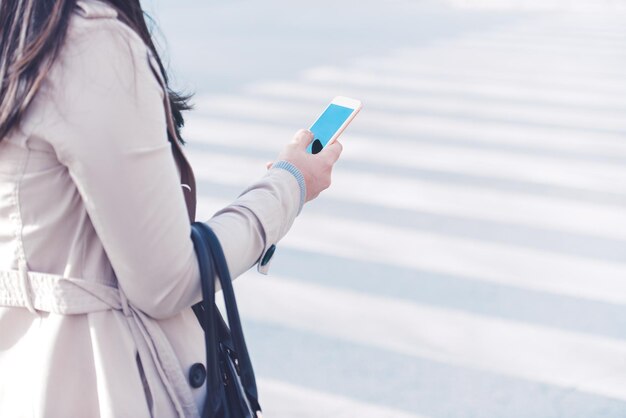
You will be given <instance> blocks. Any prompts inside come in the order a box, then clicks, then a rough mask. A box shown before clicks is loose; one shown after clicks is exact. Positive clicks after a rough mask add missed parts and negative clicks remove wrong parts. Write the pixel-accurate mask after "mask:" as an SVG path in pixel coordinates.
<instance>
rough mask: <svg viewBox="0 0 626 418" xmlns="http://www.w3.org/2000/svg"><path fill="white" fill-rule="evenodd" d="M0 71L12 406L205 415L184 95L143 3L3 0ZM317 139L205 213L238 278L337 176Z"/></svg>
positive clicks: (2, 325)
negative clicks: (315, 150) (166, 66)
mask: <svg viewBox="0 0 626 418" xmlns="http://www.w3.org/2000/svg"><path fill="white" fill-rule="evenodd" d="M0 80H1V85H0V196H1V198H0V417H11V418H17V417H44V416H45V417H133V418H136V417H148V416H154V417H174V416H181V417H182V416H184V417H197V416H199V411H200V410H201V406H202V404H203V401H204V396H205V393H204V379H202V377H203V376H202V373H200V377H201V378H200V379H198V373H197V371H198V367H200V370H201V368H202V367H203V366H202V363H203V357H204V347H203V336H202V331H201V329H200V327H199V325H198V324H197V321H196V319H195V316H194V315H193V313H192V311H191V309H190V307H191V306H192V305H193V304H195V303H197V302H198V301H199V300H200V299H201V290H200V285H199V271H198V265H197V260H196V257H195V253H194V249H193V245H192V242H191V239H190V222H191V221H193V220H194V217H195V193H196V189H195V182H194V178H193V172H192V170H191V168H190V166H189V165H188V163H187V160H186V159H185V156H184V153H183V151H182V147H181V145H180V144H181V143H182V140H181V137H180V132H179V128H180V127H181V126H182V124H183V118H182V116H181V112H182V111H183V110H186V109H187V105H186V100H185V98H184V97H181V96H179V95H176V94H175V93H172V92H171V91H170V90H169V89H168V87H167V77H166V76H165V74H164V72H163V67H162V65H161V61H160V59H159V56H158V54H157V52H156V51H155V48H154V45H153V43H152V41H151V39H150V35H149V33H148V30H147V28H146V24H145V21H144V18H143V12H142V10H141V6H140V4H139V1H138V0H110V1H109V2H104V1H99V0H85V1H77V0H0ZM311 140H312V137H311V134H310V132H308V131H305V130H302V131H299V132H298V133H297V134H296V135H295V137H294V139H293V141H292V142H291V143H290V144H289V145H287V146H286V147H285V149H284V150H283V151H282V152H281V154H280V155H279V157H278V161H277V162H275V163H274V164H273V165H270V166H269V169H268V171H267V174H266V175H265V176H264V177H263V178H261V179H260V180H259V181H257V182H256V183H254V184H252V185H251V186H250V187H248V188H247V189H246V190H245V191H244V192H243V193H242V194H241V195H240V197H239V198H238V199H237V200H236V201H235V202H234V203H233V204H231V205H230V206H228V207H226V208H224V209H223V210H221V211H220V212H218V213H217V214H216V215H215V216H214V217H213V218H212V219H210V220H208V221H207V223H208V224H209V225H210V226H211V228H213V230H214V231H215V233H216V234H217V235H218V237H219V238H220V241H221V243H222V245H223V248H224V252H225V255H226V258H227V262H228V265H229V268H230V270H231V273H232V275H233V277H236V276H238V275H240V274H241V273H242V272H244V271H246V270H248V269H249V268H250V267H251V266H253V265H254V264H255V263H258V265H259V269H260V271H262V272H267V268H268V260H269V258H271V255H272V254H273V251H274V248H275V244H276V243H277V242H278V241H279V240H280V239H281V238H282V237H283V236H284V235H285V233H286V232H287V230H288V229H289V228H290V226H291V224H292V223H293V221H294V218H295V217H296V216H297V214H298V213H299V212H300V210H301V208H302V205H303V204H304V202H305V201H308V200H310V199H313V198H315V197H316V196H317V195H318V194H319V193H320V192H321V191H322V190H324V189H325V188H327V187H328V186H329V185H330V174H331V169H332V166H333V164H334V162H335V161H336V160H337V158H338V157H339V154H340V153H341V145H339V144H338V143H337V144H336V145H332V146H329V147H327V148H326V149H325V150H324V151H322V152H321V153H320V154H317V155H310V154H308V153H306V151H305V149H306V146H307V145H308V144H309V143H310V141H311ZM192 368H194V370H195V371H196V373H195V374H193V378H192V379H191V381H190V378H189V371H190V369H192Z"/></svg>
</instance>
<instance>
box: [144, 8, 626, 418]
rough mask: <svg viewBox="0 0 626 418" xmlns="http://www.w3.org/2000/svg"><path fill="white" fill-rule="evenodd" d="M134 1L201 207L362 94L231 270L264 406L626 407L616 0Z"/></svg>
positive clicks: (422, 411)
mask: <svg viewBox="0 0 626 418" xmlns="http://www.w3.org/2000/svg"><path fill="white" fill-rule="evenodd" d="M150 5H151V8H152V11H153V14H154V16H155V18H156V20H157V22H158V23H159V25H160V26H161V29H162V32H163V37H164V38H166V39H167V45H166V48H167V50H168V51H169V53H170V55H171V59H170V61H171V67H172V71H173V72H174V74H175V80H176V84H177V86H179V87H182V88H185V89H187V90H193V91H195V92H196V97H195V100H194V101H195V103H196V111H195V112H193V113H192V114H191V115H190V116H189V117H188V124H187V128H186V129H185V135H186V138H187V140H188V141H189V145H188V150H189V155H190V158H191V160H192V163H193V164H194V168H195V170H196V176H197V178H198V184H199V188H200V203H199V219H203V218H204V219H208V218H209V217H210V216H211V215H212V213H214V212H215V211H216V210H218V209H219V208H220V207H223V206H224V205H226V204H228V203H229V202H230V201H232V200H233V199H235V198H236V197H237V195H238V194H239V192H240V191H241V190H243V188H244V187H245V186H246V185H247V184H249V183H250V182H252V181H253V180H255V179H256V178H258V177H259V176H261V175H263V172H264V163H265V161H268V160H272V159H274V157H275V156H276V154H277V153H278V151H279V150H280V149H281V147H282V145H283V144H284V143H285V142H287V141H289V140H290V139H291V136H292V135H293V133H294V132H295V131H296V130H297V129H299V128H301V127H308V126H309V125H310V124H311V123H312V122H313V119H314V118H315V116H316V115H317V114H319V112H320V111H321V110H322V109H323V107H324V106H325V104H326V103H327V102H328V101H329V100H330V98H332V97H333V96H335V95H346V96H352V97H356V98H359V99H361V100H362V101H363V103H364V109H363V111H362V112H361V114H360V115H359V116H358V117H357V118H356V119H355V121H354V123H353V124H352V125H351V126H350V127H349V128H348V130H347V131H346V133H345V134H344V136H343V137H342V142H343V144H344V153H343V155H342V159H341V160H340V161H339V163H338V164H337V167H336V170H335V172H334V179H333V181H334V184H333V186H332V188H331V189H330V190H329V191H327V192H325V193H324V194H322V196H321V197H320V198H319V199H317V200H316V201H314V202H312V203H311V204H308V205H307V206H306V207H305V208H304V210H303V212H302V214H301V215H300V216H299V217H298V219H297V220H296V222H295V224H294V226H293V228H292V230H291V231H290V232H289V234H288V235H287V237H286V238H285V239H284V240H283V241H281V243H280V244H279V246H278V250H277V251H276V255H275V256H274V259H273V262H272V268H271V274H270V275H269V276H261V275H259V274H257V273H256V272H255V271H251V272H249V273H246V274H245V275H244V276H242V277H240V278H238V279H237V280H236V281H235V288H236V291H237V295H238V299H239V304H240V310H241V311H242V314H243V317H244V326H245V332H246V337H247V339H248V344H249V349H250V351H251V354H252V358H253V363H254V365H255V367H256V373H257V376H258V380H259V383H260V394H261V401H262V405H263V407H264V411H265V416H266V417H274V418H293V417H301V418H309V417H364V418H382V417H386V418H391V417H393V418H396V417H397V418H418V417H430V418H448V417H480V418H483V417H484V418H494V417H497V418H514V417H515V418H516V417H520V418H528V417H540V418H548V417H550V418H551V417H567V418H577V417H580V418H595V417H598V418H600V417H602V418H620V417H626V212H625V209H626V25H625V24H626V14H625V13H624V7H623V6H624V5H623V2H618V1H604V2H602V1H597V2H584V1H564V0H561V1H557V0H553V1H544V2H539V1H535V2H524V1H521V0H520V1H519V2H510V1H509V2H495V1H487V0H484V1H476V2H471V1H464V0H456V1H450V2H444V3H442V2H419V1H411V2H409V1H385V2H382V1H377V2H374V1H369V0H365V1H361V2H356V1H343V2H341V1H328V0H320V1H317V2H306V3H305V4H299V2H288V1H275V0H271V1H266V2H262V4H261V2H252V1H229V2H217V1H199V0H195V1H191V0H184V1H180V2H165V1H164V0H161V1H156V0H155V1H153V2H152V3H150ZM163 45H165V43H163Z"/></svg>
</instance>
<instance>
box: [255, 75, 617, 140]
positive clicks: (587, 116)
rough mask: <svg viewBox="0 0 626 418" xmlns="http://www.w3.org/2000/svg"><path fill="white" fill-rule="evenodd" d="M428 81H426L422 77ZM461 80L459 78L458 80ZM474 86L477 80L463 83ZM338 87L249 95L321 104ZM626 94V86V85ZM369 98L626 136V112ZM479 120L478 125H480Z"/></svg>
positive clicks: (265, 89) (409, 108) (408, 107)
mask: <svg viewBox="0 0 626 418" xmlns="http://www.w3.org/2000/svg"><path fill="white" fill-rule="evenodd" d="M421 78H425V77H423V76H422V77H421ZM457 78H458V77H457ZM459 81H462V82H464V83H468V84H469V83H473V80H471V79H470V80H467V79H464V80H461V79H459ZM339 88H340V87H338V85H322V86H320V85H314V84H307V83H294V82H291V83H287V82H273V83H263V84H258V85H254V86H251V87H249V88H248V89H246V91H247V92H250V93H253V94H262V95H264V96H268V97H277V98H280V99H298V100H307V101H311V100H319V102H320V103H324V101H327V100H330V99H329V98H332V97H333V95H336V92H337V90H338V89H339ZM624 92H625V93H626V83H625V84H624ZM359 93H360V94H362V95H363V96H362V97H367V101H368V105H369V107H376V108H378V109H379V110H385V111H386V112H390V113H395V112H400V113H406V112H413V113H421V112H423V113H429V112H443V113H448V114H450V116H451V117H458V116H462V117H471V118H483V119H485V120H486V121H489V120H493V119H500V120H503V121H512V122H519V123H530V124H533V123H538V124H546V125H549V126H558V125H560V126H563V127H567V128H582V129H598V130H623V131H624V132H625V133H626V110H624V111H623V112H617V111H614V112H609V111H597V110H596V111H591V110H584V111H583V110H576V109H571V108H566V107H562V106H545V105H542V104H540V103H538V104H533V105H529V104H519V103H501V102H496V101H489V102H481V101H477V100H472V99H467V98H463V97H455V98H446V97H424V96H420V95H409V96H407V95H401V96H399V95H397V94H389V93H379V92H377V91H376V90H369V91H367V90H364V89H361V90H359ZM480 122H481V121H480V119H477V123H480Z"/></svg>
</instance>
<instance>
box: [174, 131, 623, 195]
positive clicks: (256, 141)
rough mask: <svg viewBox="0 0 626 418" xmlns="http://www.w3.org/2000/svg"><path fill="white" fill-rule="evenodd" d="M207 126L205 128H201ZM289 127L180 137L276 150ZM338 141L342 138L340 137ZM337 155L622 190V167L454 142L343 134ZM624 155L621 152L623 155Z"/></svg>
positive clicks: (352, 159)
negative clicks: (403, 139) (472, 146)
mask: <svg viewBox="0 0 626 418" xmlns="http://www.w3.org/2000/svg"><path fill="white" fill-rule="evenodd" d="M203 125H206V126H207V128H206V129H205V130H203V129H201V127H202V126H203ZM292 135H293V132H291V131H290V130H289V129H284V128H283V129H281V128H275V127H273V126H272V125H263V124H248V123H237V122H228V121H226V122H225V121H205V122H201V123H199V122H197V121H194V123H193V124H192V128H191V129H190V130H189V131H186V134H185V137H186V138H187V139H189V140H190V142H191V143H209V144H218V145H228V146H229V147H232V148H235V149H246V148H251V149H254V150H267V151H271V152H272V153H277V152H278V150H280V149H282V147H283V146H284V144H285V143H286V142H287V141H288V140H289V139H290V138H291V137H292ZM342 140H343V138H342ZM344 146H345V149H346V151H345V152H344V153H343V154H342V157H341V158H342V160H346V161H360V162H372V163H376V164H388V165H391V166H394V167H405V168H416V169H425V170H435V171H441V172H445V173H456V174H463V175H467V174H469V175H475V176H484V177H490V178H493V179H507V180H514V181H523V182H530V183H533V184H543V185H554V186H561V187H569V188H575V189H580V190H594V191H603V192H609V193H617V194H622V193H626V185H625V182H624V179H626V167H624V166H623V165H617V164H606V163H605V164H600V163H594V162H586V161H580V160H571V159H570V160H568V159H561V158H556V157H542V156H531V155H527V154H521V153H514V152H503V151H494V150H489V149H480V148H478V149H476V148H467V147H455V146H449V145H448V146H446V145H436V144H434V145H433V144H429V143H420V142H417V141H416V142H409V141H390V140H385V144H384V145H383V146H384V147H385V149H387V150H388V152H381V151H380V149H381V140H380V138H375V137H372V136H365V135H359V134H354V133H352V132H349V133H346V136H345V142H344ZM624 157H625V158H626V155H625V156H624Z"/></svg>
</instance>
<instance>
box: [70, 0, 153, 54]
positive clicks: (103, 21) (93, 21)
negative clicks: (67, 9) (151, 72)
mask: <svg viewBox="0 0 626 418" xmlns="http://www.w3.org/2000/svg"><path fill="white" fill-rule="evenodd" d="M124 47H125V48H124ZM84 48H87V49H88V50H89V51H92V52H93V53H95V54H98V53H102V52H103V50H104V51H106V52H108V53H110V52H111V51H110V50H109V49H113V50H114V51H113V52H119V53H120V54H121V53H123V52H124V51H125V50H126V51H129V52H131V53H135V54H136V53H138V52H139V53H141V54H144V55H145V54H147V53H148V48H147V47H146V45H145V43H144V42H143V40H142V39H141V38H140V37H139V35H138V34H137V33H136V32H135V31H134V30H133V29H131V28H130V27H129V26H128V25H126V24H125V23H123V22H122V21H121V20H120V18H119V14H118V11H117V10H116V9H115V8H114V7H113V6H111V5H110V4H108V3H106V2H104V1H100V0H79V1H78V2H77V3H76V10H75V11H74V13H73V14H72V17H71V18H70V22H69V26H68V31H67V35H66V40H65V45H64V49H66V50H72V49H79V51H73V52H82V53H88V51H85V50H84ZM113 55H118V54H113ZM111 58H115V57H114V56H111Z"/></svg>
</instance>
